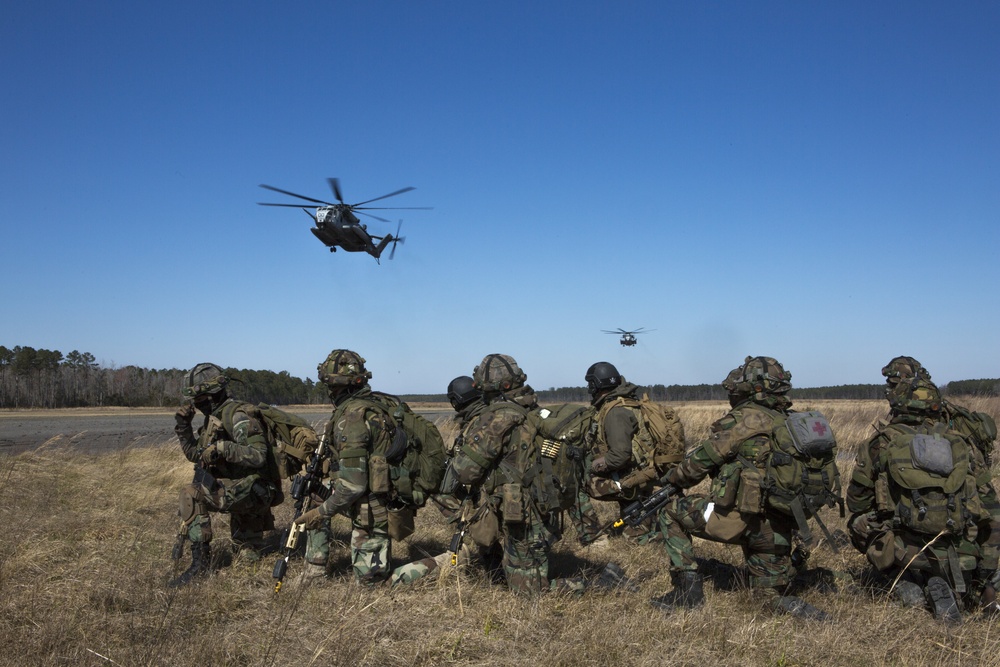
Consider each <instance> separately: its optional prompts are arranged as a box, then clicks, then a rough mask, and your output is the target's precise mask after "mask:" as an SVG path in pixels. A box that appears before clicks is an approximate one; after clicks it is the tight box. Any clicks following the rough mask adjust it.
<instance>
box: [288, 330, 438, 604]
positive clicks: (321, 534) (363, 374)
mask: <svg viewBox="0 0 1000 667" xmlns="http://www.w3.org/2000/svg"><path fill="white" fill-rule="evenodd" d="M318 371H319V380H320V382H322V383H323V384H325V385H326V387H327V390H328V391H329V394H330V400H331V402H332V403H333V415H332V416H331V417H330V421H329V422H328V424H327V430H326V440H327V442H328V443H329V446H330V448H331V452H332V455H333V456H334V457H335V458H336V459H337V460H338V467H339V470H338V472H337V475H336V478H335V480H334V483H333V487H332V489H331V493H330V497H329V498H327V499H326V500H325V501H324V502H323V504H322V505H320V506H319V507H316V508H313V509H311V510H309V511H308V512H306V513H304V514H302V515H301V516H299V517H298V518H297V519H296V520H295V523H301V524H305V526H306V528H307V529H309V531H310V533H309V535H308V540H307V544H306V572H305V573H304V576H303V577H301V578H300V581H302V582H303V583H306V582H308V581H309V580H316V579H321V578H322V577H324V576H325V574H326V563H327V559H328V555H329V531H330V520H331V519H332V518H333V516H334V515H336V514H338V513H342V514H346V515H347V516H348V517H349V518H350V520H351V525H352V532H351V563H352V567H353V570H354V577H355V579H356V580H357V581H358V582H360V583H364V584H377V583H380V582H383V581H386V580H391V581H392V583H394V584H396V583H400V584H405V583H410V582H413V581H416V580H417V579H420V578H422V577H425V576H427V575H429V574H431V573H434V572H436V571H437V570H438V568H439V567H440V566H441V565H442V564H443V563H445V562H446V561H447V554H442V555H441V556H439V557H438V558H437V559H435V558H424V559H421V560H417V561H414V562H412V563H407V564H405V565H401V566H399V567H397V568H395V569H393V567H392V538H391V536H390V530H389V528H390V526H389V507H390V503H391V502H392V501H393V500H394V495H395V491H394V489H393V486H392V482H391V475H390V471H389V463H388V461H390V460H392V459H393V458H394V454H393V452H394V451H395V450H396V449H398V448H400V447H404V448H405V446H406V438H405V433H403V432H402V427H397V425H396V422H395V420H394V419H393V417H392V415H391V414H389V412H388V411H387V410H386V408H385V406H384V405H383V404H382V403H381V402H379V400H377V399H376V398H375V397H374V396H373V392H372V389H371V387H370V386H369V384H368V380H369V379H370V378H371V376H372V374H371V371H369V370H367V369H366V368H365V360H364V358H363V357H361V356H360V355H359V354H358V353H356V352H352V351H351V350H340V349H338V350H333V351H332V352H330V354H329V355H328V356H327V358H326V360H325V361H323V362H321V363H320V364H319V366H318ZM400 451H402V450H400Z"/></svg>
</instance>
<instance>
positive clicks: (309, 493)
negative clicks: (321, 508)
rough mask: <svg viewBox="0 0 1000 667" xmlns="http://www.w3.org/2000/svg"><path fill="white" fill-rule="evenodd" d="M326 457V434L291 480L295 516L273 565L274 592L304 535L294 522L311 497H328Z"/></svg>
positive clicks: (301, 527) (300, 526)
mask: <svg viewBox="0 0 1000 667" xmlns="http://www.w3.org/2000/svg"><path fill="white" fill-rule="evenodd" d="M325 455H326V434H325V433H324V434H323V438H322V439H321V440H320V441H319V446H318V447H317V448H316V451H315V452H313V454H312V456H311V457H310V458H309V463H308V464H307V465H306V467H305V470H304V471H303V472H300V473H299V474H297V475H296V476H295V478H294V479H293V480H292V489H291V496H292V498H293V499H294V500H295V514H294V516H293V517H292V525H291V526H289V527H288V528H286V529H285V534H284V536H283V539H282V541H281V542H282V549H281V552H282V555H281V557H280V558H279V559H278V562H277V563H275V564H274V572H272V573H271V576H272V577H274V578H275V579H277V581H276V582H275V584H274V592H275V593H278V592H279V591H281V584H282V582H283V581H284V580H285V574H286V573H287V572H288V561H289V560H290V559H291V557H292V554H293V553H295V551H296V550H297V549H298V548H299V542H300V541H301V539H302V534H303V533H305V531H306V527H305V524H301V523H295V520H296V519H298V518H299V517H300V516H302V514H303V512H305V511H308V509H309V507H307V506H308V505H311V503H312V498H313V496H319V497H320V498H323V499H324V500H326V499H327V498H329V497H330V489H328V488H327V487H325V486H323V459H324V457H325Z"/></svg>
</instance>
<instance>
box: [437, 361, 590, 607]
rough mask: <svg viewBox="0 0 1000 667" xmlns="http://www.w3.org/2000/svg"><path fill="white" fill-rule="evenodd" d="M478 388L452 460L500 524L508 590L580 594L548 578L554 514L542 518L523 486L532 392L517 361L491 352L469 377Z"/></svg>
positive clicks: (573, 583)
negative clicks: (474, 410) (477, 406)
mask: <svg viewBox="0 0 1000 667" xmlns="http://www.w3.org/2000/svg"><path fill="white" fill-rule="evenodd" d="M473 378H475V381H476V385H477V386H478V387H480V388H481V389H482V390H483V397H484V400H485V402H486V407H485V409H484V410H483V411H482V412H480V413H479V414H477V415H476V416H475V417H474V418H473V419H472V421H471V422H470V423H469V426H468V428H467V429H466V431H465V439H464V444H463V445H462V447H461V449H460V450H459V451H458V453H457V454H456V455H455V458H454V459H453V461H452V469H453V471H454V474H455V475H456V477H457V479H458V481H459V482H460V483H462V484H468V485H470V486H473V487H478V488H480V490H481V492H482V493H483V502H485V503H486V504H487V505H488V508H489V511H490V512H491V513H492V514H493V516H495V517H496V519H497V521H498V522H499V533H500V536H499V537H500V542H501V543H502V544H503V571H504V575H505V577H506V579H507V584H508V586H510V588H511V589H512V590H514V591H515V592H517V593H520V594H524V595H537V594H539V593H541V592H543V591H546V590H569V591H574V592H580V591H582V590H583V589H584V583H583V581H582V580H579V579H556V580H552V581H550V580H549V575H548V570H549V551H550V550H551V547H552V545H553V544H554V543H555V542H556V541H558V540H559V538H560V534H559V530H558V525H557V523H556V521H555V520H554V519H555V517H553V516H542V514H541V513H540V512H539V510H538V508H537V506H536V504H535V502H534V501H533V499H532V498H531V491H530V489H529V488H528V487H527V486H525V487H522V485H521V483H522V480H523V477H522V474H521V471H518V469H517V464H516V460H517V454H518V449H519V447H520V446H521V444H522V443H528V442H530V441H531V439H532V438H533V437H534V435H535V434H534V428H533V426H532V420H531V419H530V418H529V414H528V412H529V411H528V408H527V407H526V405H531V406H534V405H535V404H536V400H535V395H534V392H532V391H531V390H530V387H526V386H525V384H524V382H525V380H526V379H527V378H526V376H525V375H524V373H523V372H521V370H520V368H519V367H518V366H517V363H516V362H515V361H514V360H513V359H512V358H511V357H509V356H507V355H497V354H491V355H487V356H486V358H484V359H483V362H482V363H481V364H480V365H479V366H477V367H476V370H475V372H474V373H473Z"/></svg>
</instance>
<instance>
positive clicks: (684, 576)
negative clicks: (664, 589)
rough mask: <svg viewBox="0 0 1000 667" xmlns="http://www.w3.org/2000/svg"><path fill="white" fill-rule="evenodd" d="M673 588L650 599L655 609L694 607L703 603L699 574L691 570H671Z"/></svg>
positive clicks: (672, 609) (703, 597)
mask: <svg viewBox="0 0 1000 667" xmlns="http://www.w3.org/2000/svg"><path fill="white" fill-rule="evenodd" d="M670 578H671V580H673V582H674V589H673V590H672V591H670V592H669V593H666V594H664V595H661V596H660V597H656V598H653V599H651V600H650V601H649V602H650V603H651V604H652V605H653V606H654V607H656V608H657V609H662V610H663V611H674V610H675V609H694V608H696V607H700V606H701V605H702V604H704V603H705V590H704V585H703V581H702V578H701V574H699V573H698V572H694V571H691V570H684V571H682V572H673V573H671V575H670Z"/></svg>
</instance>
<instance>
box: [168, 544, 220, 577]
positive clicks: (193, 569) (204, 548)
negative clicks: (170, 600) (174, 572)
mask: <svg viewBox="0 0 1000 667" xmlns="http://www.w3.org/2000/svg"><path fill="white" fill-rule="evenodd" d="M211 561H212V548H211V547H210V546H209V545H208V542H192V543H191V565H190V566H189V567H188V569H186V570H184V571H183V572H181V574H180V575H179V576H177V577H175V578H173V579H171V580H170V581H169V582H168V583H167V586H169V587H170V588H178V587H179V586H187V585H188V584H190V583H191V582H192V581H194V580H195V579H196V578H201V577H204V576H205V575H207V574H208V572H209V570H210V569H211Z"/></svg>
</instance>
